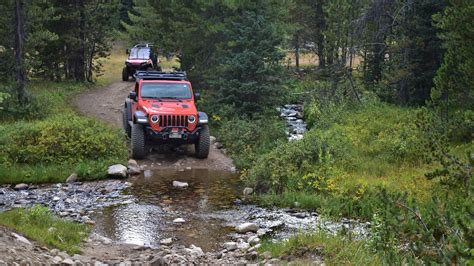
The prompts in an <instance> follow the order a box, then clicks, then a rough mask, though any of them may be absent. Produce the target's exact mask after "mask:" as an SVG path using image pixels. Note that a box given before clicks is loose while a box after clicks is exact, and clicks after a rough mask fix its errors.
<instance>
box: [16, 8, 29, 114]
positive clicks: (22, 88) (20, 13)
mask: <svg viewBox="0 0 474 266" xmlns="http://www.w3.org/2000/svg"><path fill="white" fill-rule="evenodd" d="M24 46H25V14H24V3H23V0H15V65H16V82H17V97H18V102H19V103H20V105H26V104H28V102H29V96H28V92H27V90H26V71H25V65H24V61H23V59H24V58H23V56H24V55H23V54H24Z"/></svg>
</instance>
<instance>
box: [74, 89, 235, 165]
mask: <svg viewBox="0 0 474 266" xmlns="http://www.w3.org/2000/svg"><path fill="white" fill-rule="evenodd" d="M133 85H134V83H133V82H116V83H113V84H111V85H109V86H107V87H105V88H100V89H93V90H90V91H87V92H85V93H83V94H80V95H79V96H78V97H76V98H75V100H74V105H75V106H76V107H77V109H78V110H79V111H80V112H81V113H83V114H85V115H88V116H92V117H96V118H98V119H99V120H102V121H104V122H106V123H108V124H110V125H111V126H113V127H117V128H121V127H122V107H123V103H124V101H125V98H126V97H127V95H128V94H129V92H130V91H131V90H132V89H133ZM211 135H212V132H211ZM193 154H194V147H193V146H192V145H189V146H185V147H183V149H180V150H178V151H175V152H171V153H166V154H159V153H156V152H153V153H151V154H149V155H148V157H147V158H146V159H144V160H140V161H139V162H138V163H139V164H140V166H141V167H142V168H143V169H145V170H146V169H170V168H171V169H184V168H188V167H191V168H198V169H209V170H222V171H230V170H231V169H232V167H234V165H233V163H232V160H231V159H230V158H228V157H227V156H225V154H223V153H222V152H221V150H219V149H217V148H216V147H215V146H214V145H211V150H210V153H209V157H208V158H207V159H204V160H200V159H196V158H195V157H193Z"/></svg>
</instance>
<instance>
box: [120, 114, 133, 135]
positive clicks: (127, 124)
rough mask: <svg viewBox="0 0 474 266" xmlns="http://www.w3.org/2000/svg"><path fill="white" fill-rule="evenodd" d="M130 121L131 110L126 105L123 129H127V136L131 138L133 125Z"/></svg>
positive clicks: (123, 115)
mask: <svg viewBox="0 0 474 266" xmlns="http://www.w3.org/2000/svg"><path fill="white" fill-rule="evenodd" d="M128 121H130V111H129V109H128V108H127V107H124V108H123V111H122V123H123V130H124V131H125V134H127V137H129V138H130V136H131V135H132V127H131V126H130V124H129V123H128Z"/></svg>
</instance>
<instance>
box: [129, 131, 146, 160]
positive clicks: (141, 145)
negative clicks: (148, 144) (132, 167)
mask: <svg viewBox="0 0 474 266" xmlns="http://www.w3.org/2000/svg"><path fill="white" fill-rule="evenodd" d="M131 138H132V139H131V144H132V158H133V159H143V158H144V157H145V156H146V149H145V132H144V130H143V126H142V125H138V124H133V125H132V137H131Z"/></svg>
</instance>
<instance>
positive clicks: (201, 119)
mask: <svg viewBox="0 0 474 266" xmlns="http://www.w3.org/2000/svg"><path fill="white" fill-rule="evenodd" d="M198 118H199V125H207V124H209V117H208V116H207V114H206V113H204V112H198Z"/></svg>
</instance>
